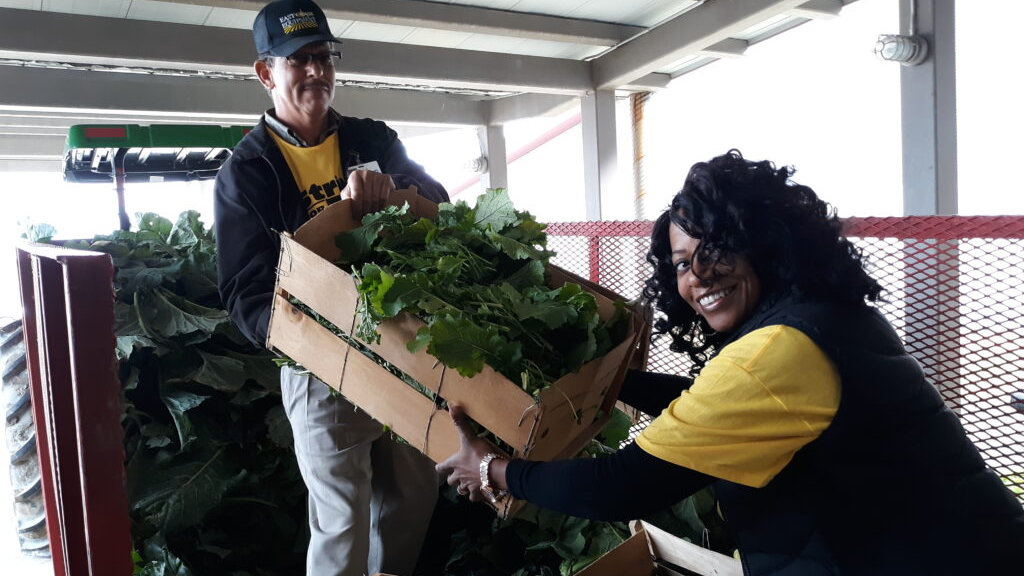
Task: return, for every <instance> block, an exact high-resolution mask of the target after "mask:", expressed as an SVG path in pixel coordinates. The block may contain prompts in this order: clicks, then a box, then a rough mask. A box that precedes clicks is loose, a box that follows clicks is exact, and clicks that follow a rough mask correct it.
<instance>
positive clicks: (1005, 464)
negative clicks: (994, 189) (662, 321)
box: [548, 216, 1024, 500]
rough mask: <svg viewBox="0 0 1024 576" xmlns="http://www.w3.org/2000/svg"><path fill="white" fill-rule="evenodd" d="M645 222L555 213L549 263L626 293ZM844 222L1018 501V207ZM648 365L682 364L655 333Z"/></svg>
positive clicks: (1022, 245)
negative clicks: (561, 219)
mask: <svg viewBox="0 0 1024 576" xmlns="http://www.w3.org/2000/svg"><path fill="white" fill-rule="evenodd" d="M652 227H653V223H652V222H579V223H556V224H550V225H549V226H548V235H549V241H548V243H549V246H550V247H551V248H552V249H554V250H556V251H557V252H558V256H557V257H556V259H555V263H556V264H558V265H559V266H561V267H563V268H566V269H568V270H570V271H572V272H575V273H577V274H579V275H581V276H584V277H588V278H590V279H591V280H593V281H595V282H599V283H601V284H602V285H604V286H607V287H608V288H611V289H613V290H615V291H617V292H618V293H620V294H622V295H624V296H626V297H627V298H636V297H638V296H639V295H640V292H641V290H642V289H643V282H644V280H645V279H646V278H647V277H648V275H649V272H650V267H649V265H648V264H647V262H646V261H645V259H644V256H645V255H646V252H647V248H648V246H649V236H650V232H651V229H652ZM846 231H847V235H848V236H850V237H851V239H853V240H854V241H855V243H856V244H857V246H858V247H860V248H861V249H862V250H863V252H864V255H865V256H866V259H867V264H868V269H869V271H870V272H871V274H872V275H873V276H874V277H875V278H876V279H877V280H878V281H879V282H881V283H882V285H883V287H884V288H885V289H886V291H887V294H886V299H887V301H886V302H885V303H883V304H881V305H880V306H879V307H880V309H881V310H882V311H883V312H884V313H885V314H886V316H888V318H889V319H890V320H891V321H892V322H893V324H894V325H895V326H896V329H897V330H898V331H899V333H900V336H901V337H902V338H903V340H904V342H905V343H906V345H907V349H908V350H909V351H910V353H911V354H913V355H914V357H916V358H917V360H918V361H919V362H920V363H921V365H922V366H923V367H924V369H925V372H926V374H928V376H929V377H930V379H931V380H932V382H933V383H935V384H936V386H938V388H939V390H940V392H941V393H942V396H943V398H944V399H945V400H946V403H947V404H948V405H949V406H950V407H951V408H952V409H953V410H955V411H956V412H957V414H959V416H960V418H961V421H962V422H963V424H964V428H965V429H966V430H967V432H968V434H969V435H970V437H971V439H972V440H973V441H974V443H975V444H976V445H977V446H978V448H979V449H980V450H981V451H982V454H983V455H984V456H985V459H986V461H987V462H988V464H989V466H990V467H992V469H993V470H995V471H996V473H998V474H999V475H1000V476H1001V477H1003V478H1004V481H1005V482H1006V483H1007V484H1008V485H1009V486H1010V487H1011V489H1012V490H1014V491H1015V492H1016V493H1017V494H1018V496H1020V497H1021V499H1022V500H1024V413H1022V412H1021V411H1022V410H1024V406H1022V404H1024V380H1022V377H1021V375H1024V216H995V217H964V216H950V217H902V218H853V219H849V220H847V221H846ZM648 368H649V369H651V370H654V371H658V372H670V373H671V372H676V373H678V372H682V371H685V370H686V369H687V366H686V363H685V361H684V360H683V358H682V357H681V355H679V354H674V353H672V352H670V351H669V350H668V349H667V341H666V339H662V340H661V341H660V342H658V343H656V344H655V345H654V346H653V347H652V350H651V355H650V358H649V360H648ZM1014 395H1017V397H1016V398H1015V397H1014ZM641 425H643V423H641Z"/></svg>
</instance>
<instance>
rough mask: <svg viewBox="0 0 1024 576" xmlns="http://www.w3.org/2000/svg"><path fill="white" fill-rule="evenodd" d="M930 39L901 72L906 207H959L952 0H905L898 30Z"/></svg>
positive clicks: (943, 210) (919, 212)
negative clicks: (919, 58) (923, 55)
mask: <svg viewBox="0 0 1024 576" xmlns="http://www.w3.org/2000/svg"><path fill="white" fill-rule="evenodd" d="M913 3H916V12H917V14H916V24H915V26H916V30H915V32H916V33H917V34H918V35H919V36H922V37H924V38H925V39H926V40H927V41H928V50H929V53H928V57H927V59H926V60H925V61H924V62H923V63H921V64H919V65H917V66H903V67H902V70H901V74H900V85H901V91H902V94H903V96H902V118H903V213H904V214H905V215H907V216H929V215H953V214H956V213H957V210H958V205H957V155H956V54H955V51H954V47H955V42H954V29H955V26H954V17H953V13H954V10H953V5H954V0H901V1H900V33H902V34H907V33H908V32H909V31H910V27H911V20H910V13H911V8H912V4H913Z"/></svg>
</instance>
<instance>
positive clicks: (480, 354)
mask: <svg viewBox="0 0 1024 576" xmlns="http://www.w3.org/2000/svg"><path fill="white" fill-rule="evenodd" d="M428 329H429V331H430V345H429V346H428V347H427V352H429V353H430V354H431V355H432V356H434V357H435V358H437V359H438V360H440V361H441V362H444V364H445V365H446V366H450V367H453V368H455V369H456V370H457V371H458V372H459V374H462V375H463V376H466V377H469V376H474V375H476V374H478V373H479V372H480V371H481V370H483V368H484V363H488V364H491V365H492V366H494V368H495V370H498V371H499V372H501V371H502V369H503V368H506V367H507V366H508V365H510V364H513V363H515V362H517V361H518V360H519V359H521V358H522V346H521V345H520V344H519V343H517V342H508V341H507V340H505V339H504V338H502V337H501V334H500V332H499V331H498V330H497V329H496V328H494V327H487V328H485V327H482V326H479V325H477V324H475V323H473V322H472V321H470V320H467V319H465V318H456V317H452V316H442V317H440V318H437V319H435V321H434V323H433V324H431V325H430V327H429V328H428Z"/></svg>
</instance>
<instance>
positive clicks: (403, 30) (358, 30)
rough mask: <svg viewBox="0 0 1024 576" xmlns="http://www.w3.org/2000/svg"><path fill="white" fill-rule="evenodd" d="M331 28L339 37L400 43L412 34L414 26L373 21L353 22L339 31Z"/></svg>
mask: <svg viewBox="0 0 1024 576" xmlns="http://www.w3.org/2000/svg"><path fill="white" fill-rule="evenodd" d="M331 30H333V31H334V34H335V35H336V36H337V37H339V38H351V39H353V40H373V41H374V42H395V43H400V42H401V41H402V40H404V39H405V37H406V36H408V35H409V34H412V32H413V30H415V28H410V27H409V26H391V25H389V24H376V23H373V22H354V23H353V24H352V25H351V26H349V27H348V28H347V29H346V30H344V31H342V32H339V31H338V30H335V29H334V28H333V27H332V28H331Z"/></svg>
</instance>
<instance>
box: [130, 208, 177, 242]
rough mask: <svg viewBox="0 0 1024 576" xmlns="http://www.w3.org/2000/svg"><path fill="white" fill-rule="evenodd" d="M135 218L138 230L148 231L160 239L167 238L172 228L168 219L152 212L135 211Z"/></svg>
mask: <svg viewBox="0 0 1024 576" xmlns="http://www.w3.org/2000/svg"><path fill="white" fill-rule="evenodd" d="M135 218H136V220H137V221H138V229H139V232H150V233H152V234H154V235H155V236H156V237H159V238H161V239H166V238H168V237H169V236H170V235H171V230H173V229H174V225H173V224H171V221H170V220H168V219H167V218H164V217H162V216H160V215H158V214H154V213H152V212H146V213H136V214H135Z"/></svg>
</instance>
